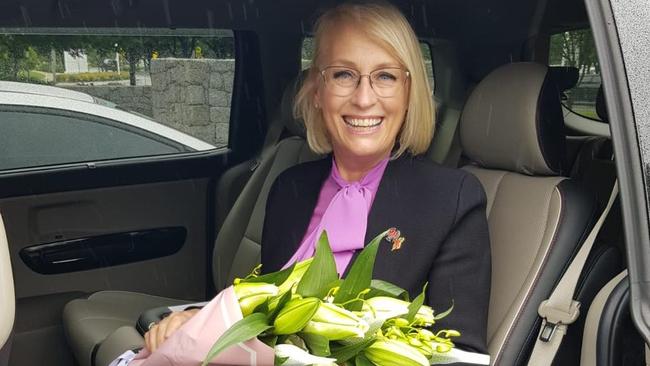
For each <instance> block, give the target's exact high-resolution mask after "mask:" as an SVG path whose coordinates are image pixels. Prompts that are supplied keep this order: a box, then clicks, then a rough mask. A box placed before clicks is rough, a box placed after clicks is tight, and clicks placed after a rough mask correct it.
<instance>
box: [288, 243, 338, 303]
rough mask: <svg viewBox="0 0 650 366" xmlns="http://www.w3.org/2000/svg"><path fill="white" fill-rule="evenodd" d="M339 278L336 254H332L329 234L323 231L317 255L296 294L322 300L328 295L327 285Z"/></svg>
mask: <svg viewBox="0 0 650 366" xmlns="http://www.w3.org/2000/svg"><path fill="white" fill-rule="evenodd" d="M338 278H339V275H338V273H337V272H336V262H335V261H334V254H332V249H331V248H330V244H329V240H328V239H327V233H326V232H325V231H323V233H322V234H321V236H320V238H319V239H318V244H316V255H314V259H313V262H311V265H310V266H309V269H307V272H305V275H304V276H303V277H302V279H301V280H300V282H299V283H298V288H297V289H296V292H297V293H298V294H300V295H302V296H303V297H317V298H319V299H320V298H323V297H324V296H325V295H327V291H328V290H329V287H327V285H329V284H330V283H332V282H333V281H335V280H337V279H338Z"/></svg>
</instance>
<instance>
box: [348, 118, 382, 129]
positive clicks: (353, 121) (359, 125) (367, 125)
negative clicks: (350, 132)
mask: <svg viewBox="0 0 650 366" xmlns="http://www.w3.org/2000/svg"><path fill="white" fill-rule="evenodd" d="M343 121H345V124H347V125H348V126H350V127H354V128H355V129H372V128H374V127H377V126H379V125H381V123H382V122H383V121H384V118H383V117H371V118H361V117H343Z"/></svg>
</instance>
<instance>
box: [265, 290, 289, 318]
mask: <svg viewBox="0 0 650 366" xmlns="http://www.w3.org/2000/svg"><path fill="white" fill-rule="evenodd" d="M291 295H292V294H291V291H287V292H285V293H284V294H282V296H280V300H278V304H277V305H276V306H275V309H273V311H272V312H271V313H270V314H268V311H267V312H266V313H267V314H268V319H269V323H270V324H272V323H273V322H274V321H275V317H277V316H278V313H279V312H280V310H282V308H283V307H284V305H286V304H287V302H288V301H289V300H291ZM267 307H268V306H267Z"/></svg>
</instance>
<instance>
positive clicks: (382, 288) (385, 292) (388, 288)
mask: <svg viewBox="0 0 650 366" xmlns="http://www.w3.org/2000/svg"><path fill="white" fill-rule="evenodd" d="M377 296H388V297H393V298H401V299H402V300H404V301H410V300H409V293H408V291H406V290H404V289H403V288H401V287H399V286H397V285H394V284H392V283H390V282H388V281H382V280H372V281H371V282H370V292H368V294H367V295H366V296H365V298H366V299H369V298H371V297H377Z"/></svg>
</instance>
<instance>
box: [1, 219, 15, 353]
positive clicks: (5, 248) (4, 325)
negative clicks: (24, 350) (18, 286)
mask: <svg viewBox="0 0 650 366" xmlns="http://www.w3.org/2000/svg"><path fill="white" fill-rule="evenodd" d="M0 309H2V312H1V313H0V366H4V365H8V364H9V361H8V360H9V350H10V345H11V338H10V337H11V332H12V329H13V326H14V316H15V311H16V297H15V294H14V279H13V274H12V271H11V261H10V258H9V243H8V242H7V234H6V232H5V227H4V224H3V222H2V215H0Z"/></svg>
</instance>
